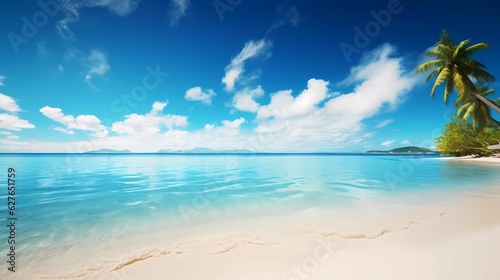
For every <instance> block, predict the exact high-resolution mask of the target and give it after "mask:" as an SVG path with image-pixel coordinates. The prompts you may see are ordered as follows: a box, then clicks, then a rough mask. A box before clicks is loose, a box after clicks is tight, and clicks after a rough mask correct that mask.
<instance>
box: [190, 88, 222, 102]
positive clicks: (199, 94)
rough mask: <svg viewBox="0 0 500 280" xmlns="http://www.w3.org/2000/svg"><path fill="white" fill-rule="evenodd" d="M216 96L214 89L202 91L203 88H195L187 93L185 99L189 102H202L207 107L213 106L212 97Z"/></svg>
mask: <svg viewBox="0 0 500 280" xmlns="http://www.w3.org/2000/svg"><path fill="white" fill-rule="evenodd" d="M215 95H216V94H215V92H214V91H213V90H212V89H209V90H207V91H205V92H204V91H202V89H201V87H193V88H190V89H188V90H187V91H186V94H185V95H184V98H185V99H186V100H188V101H201V102H203V103H205V104H207V105H210V104H212V97H214V96H215Z"/></svg>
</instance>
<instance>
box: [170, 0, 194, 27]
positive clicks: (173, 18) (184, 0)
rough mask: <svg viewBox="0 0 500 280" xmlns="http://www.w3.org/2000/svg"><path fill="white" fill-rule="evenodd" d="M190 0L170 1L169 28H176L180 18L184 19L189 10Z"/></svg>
mask: <svg viewBox="0 0 500 280" xmlns="http://www.w3.org/2000/svg"><path fill="white" fill-rule="evenodd" d="M189 4H190V0H170V10H169V11H168V17H169V18H170V26H177V25H178V24H179V21H180V19H181V18H182V17H184V16H185V15H186V13H187V10H188V8H189Z"/></svg>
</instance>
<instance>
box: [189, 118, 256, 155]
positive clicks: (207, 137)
mask: <svg viewBox="0 0 500 280" xmlns="http://www.w3.org/2000/svg"><path fill="white" fill-rule="evenodd" d="M245 122H246V120H245V119H244V118H238V119H235V120H232V121H230V120H223V121H222V126H215V125H213V124H206V125H205V128H204V130H202V131H198V132H196V133H194V134H193V135H192V136H191V137H192V138H193V140H195V141H193V143H198V144H194V146H195V147H196V145H205V146H206V145H207V144H208V143H209V142H218V145H214V146H215V147H216V148H219V149H226V148H231V146H229V145H228V146H224V144H223V141H228V142H232V141H234V142H240V143H241V137H242V135H241V134H240V132H241V131H240V127H241V125H242V124H243V123H245ZM197 139H198V141H196V140H197ZM221 140H223V141H221ZM213 144H214V143H213ZM214 146H212V148H214ZM217 146H218V147H217Z"/></svg>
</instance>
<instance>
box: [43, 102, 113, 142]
mask: <svg viewBox="0 0 500 280" xmlns="http://www.w3.org/2000/svg"><path fill="white" fill-rule="evenodd" d="M40 112H41V113H42V114H43V115H44V116H46V117H47V118H49V119H51V120H53V121H56V122H58V123H60V124H62V125H64V126H65V127H64V128H61V127H55V128H53V129H54V130H57V131H61V132H64V133H66V134H74V132H73V131H72V129H78V130H84V131H94V132H95V133H94V134H95V135H102V134H104V133H107V132H106V130H107V129H106V127H105V126H104V125H102V124H101V121H100V120H99V118H97V117H96V116H94V115H78V116H76V117H74V116H72V115H65V114H64V113H63V112H62V110H61V109H60V108H53V107H49V106H45V107H43V108H41V109H40Z"/></svg>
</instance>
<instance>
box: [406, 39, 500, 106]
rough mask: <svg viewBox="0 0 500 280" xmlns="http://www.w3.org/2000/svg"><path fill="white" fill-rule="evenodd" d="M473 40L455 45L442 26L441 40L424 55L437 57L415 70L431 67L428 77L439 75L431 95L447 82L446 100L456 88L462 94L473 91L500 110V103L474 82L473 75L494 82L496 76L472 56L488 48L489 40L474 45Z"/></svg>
mask: <svg viewBox="0 0 500 280" xmlns="http://www.w3.org/2000/svg"><path fill="white" fill-rule="evenodd" d="M469 42H470V40H464V41H462V42H460V43H459V44H458V45H454V44H453V41H452V40H451V39H450V35H449V33H448V32H446V30H443V32H442V34H441V37H440V39H439V41H438V42H437V43H436V45H435V48H434V49H433V50H430V51H427V52H425V56H427V57H431V58H434V60H431V61H428V62H425V63H423V64H422V65H420V66H419V67H418V68H417V70H416V72H417V73H424V72H427V71H431V73H430V74H429V76H427V79H426V81H429V80H431V79H432V78H434V77H436V76H437V78H436V81H435V82H434V86H433V87H432V90H431V97H434V91H435V90H436V88H437V87H438V86H439V85H441V84H442V83H445V88H444V102H445V103H446V104H448V97H449V96H450V95H451V93H452V92H453V91H456V92H457V93H458V94H459V95H460V96H462V95H467V94H468V95H473V96H475V98H477V99H479V100H481V102H483V103H485V104H486V105H488V106H489V107H490V108H492V109H493V110H495V111H497V112H498V113H500V108H499V106H496V105H495V104H494V103H492V102H491V101H490V100H488V99H487V98H485V97H484V96H482V95H481V94H479V92H478V91H477V89H476V86H475V85H474V83H473V82H472V80H471V79H472V78H473V79H475V80H477V81H478V82H482V83H491V82H493V81H494V80H495V78H494V77H493V76H492V75H491V74H490V73H488V72H486V71H485V70H484V69H485V68H486V66H484V65H483V64H482V63H480V62H479V61H477V60H474V59H472V58H471V56H472V55H473V54H475V53H477V52H478V51H481V50H484V49H487V48H489V45H488V44H486V43H478V44H474V45H472V46H467V45H469Z"/></svg>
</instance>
